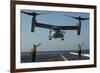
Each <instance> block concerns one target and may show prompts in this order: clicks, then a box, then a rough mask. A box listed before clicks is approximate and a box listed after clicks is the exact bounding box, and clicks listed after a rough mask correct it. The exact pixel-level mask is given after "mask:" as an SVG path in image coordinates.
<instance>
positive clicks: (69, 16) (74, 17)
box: [66, 15, 78, 19]
mask: <svg viewBox="0 0 100 73" xmlns="http://www.w3.org/2000/svg"><path fill="white" fill-rule="evenodd" d="M66 16H68V17H71V18H74V19H78V17H74V16H70V15H66Z"/></svg>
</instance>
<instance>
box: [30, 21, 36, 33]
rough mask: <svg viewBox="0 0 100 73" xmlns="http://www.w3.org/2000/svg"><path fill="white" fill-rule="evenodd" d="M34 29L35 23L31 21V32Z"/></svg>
mask: <svg viewBox="0 0 100 73" xmlns="http://www.w3.org/2000/svg"><path fill="white" fill-rule="evenodd" d="M34 30H35V24H34V23H33V24H32V25H31V32H34Z"/></svg>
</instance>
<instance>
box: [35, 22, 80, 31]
mask: <svg viewBox="0 0 100 73" xmlns="http://www.w3.org/2000/svg"><path fill="white" fill-rule="evenodd" d="M35 27H40V28H46V29H52V28H53V27H58V28H60V29H61V30H77V29H78V26H57V25H50V24H43V23H36V24H35Z"/></svg>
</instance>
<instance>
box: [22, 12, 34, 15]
mask: <svg viewBox="0 0 100 73" xmlns="http://www.w3.org/2000/svg"><path fill="white" fill-rule="evenodd" d="M21 12H22V13H24V14H28V15H32V14H33V13H28V12H24V11H21Z"/></svg>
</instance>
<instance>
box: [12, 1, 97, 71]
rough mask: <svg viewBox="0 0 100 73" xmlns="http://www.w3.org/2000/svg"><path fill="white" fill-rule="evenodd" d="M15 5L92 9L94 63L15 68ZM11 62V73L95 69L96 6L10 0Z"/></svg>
mask: <svg viewBox="0 0 100 73" xmlns="http://www.w3.org/2000/svg"><path fill="white" fill-rule="evenodd" d="M16 5H36V6H50V7H70V8H85V9H92V10H93V12H94V23H93V24H94V28H93V29H94V32H93V33H94V38H93V40H94V42H93V44H94V47H93V48H94V63H93V64H86V65H75V66H59V67H58V66H57V67H56V66H55V67H39V68H23V69H20V68H18V69H17V68H16V36H17V35H16V32H17V31H16V15H15V14H16ZM10 31H11V37H10V39H11V42H10V44H11V45H10V46H11V61H10V64H11V66H10V71H11V73H13V72H28V71H44V70H59V69H75V68H90V67H96V6H94V5H79V4H62V3H47V2H34V1H16V0H15V1H14V0H11V30H10Z"/></svg>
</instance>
